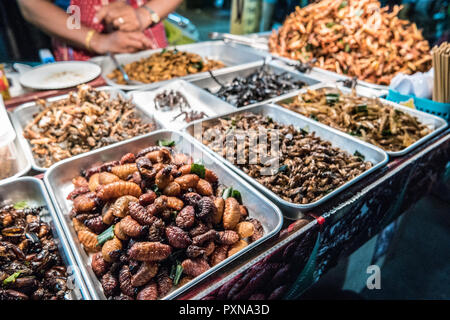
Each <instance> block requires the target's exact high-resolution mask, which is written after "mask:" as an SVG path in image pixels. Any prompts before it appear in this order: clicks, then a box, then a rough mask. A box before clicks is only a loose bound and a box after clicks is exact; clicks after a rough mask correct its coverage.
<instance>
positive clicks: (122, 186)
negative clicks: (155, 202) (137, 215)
mask: <svg viewBox="0 0 450 320" xmlns="http://www.w3.org/2000/svg"><path fill="white" fill-rule="evenodd" d="M141 194H142V191H141V188H140V187H139V186H138V185H137V184H135V183H133V182H128V181H117V182H113V183H110V184H107V185H104V186H101V187H100V188H99V191H98V192H97V196H98V197H99V198H100V199H102V200H111V199H115V198H119V197H121V196H126V195H130V196H133V197H136V198H139V196H140V195H141Z"/></svg>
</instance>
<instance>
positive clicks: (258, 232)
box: [248, 219, 264, 242]
mask: <svg viewBox="0 0 450 320" xmlns="http://www.w3.org/2000/svg"><path fill="white" fill-rule="evenodd" d="M248 221H249V222H251V223H252V224H253V227H254V231H253V234H252V236H251V237H250V240H251V241H252V242H254V241H256V240H258V239H260V238H261V237H262V236H263V235H264V227H263V226H262V224H261V222H259V220H257V219H249V220H248Z"/></svg>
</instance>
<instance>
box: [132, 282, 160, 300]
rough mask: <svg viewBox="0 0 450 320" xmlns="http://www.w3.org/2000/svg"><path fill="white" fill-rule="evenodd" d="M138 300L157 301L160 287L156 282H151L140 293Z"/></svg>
mask: <svg viewBox="0 0 450 320" xmlns="http://www.w3.org/2000/svg"><path fill="white" fill-rule="evenodd" d="M136 299H137V300H156V299H158V286H157V285H156V283H154V282H150V283H149V284H147V285H146V286H145V287H144V288H142V289H141V291H139V293H138V294H137V297H136Z"/></svg>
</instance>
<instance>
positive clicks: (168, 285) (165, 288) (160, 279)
mask: <svg viewBox="0 0 450 320" xmlns="http://www.w3.org/2000/svg"><path fill="white" fill-rule="evenodd" d="M156 283H157V285H158V294H159V297H160V298H162V297H164V296H165V295H166V294H168V293H169V292H170V290H171V289H172V286H173V282H172V279H170V277H169V272H168V271H167V269H166V268H161V269H160V270H159V272H158V274H157V276H156Z"/></svg>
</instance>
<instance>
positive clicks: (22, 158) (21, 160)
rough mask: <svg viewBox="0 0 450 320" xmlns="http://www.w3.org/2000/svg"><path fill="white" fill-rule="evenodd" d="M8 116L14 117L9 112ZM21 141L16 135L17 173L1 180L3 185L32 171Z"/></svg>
mask: <svg viewBox="0 0 450 320" xmlns="http://www.w3.org/2000/svg"><path fill="white" fill-rule="evenodd" d="M0 108H1V106H0ZM8 116H9V119H10V120H11V118H12V116H11V113H10V112H8ZM19 140H20V139H19V137H18V135H17V134H16V138H15V139H14V147H15V148H16V157H17V161H16V164H17V172H16V173H15V174H13V175H12V176H10V177H7V178H4V179H1V180H0V182H1V183H7V182H10V181H13V180H15V179H17V178H18V177H21V176H23V175H25V174H26V173H27V172H28V171H30V169H31V162H30V160H29V159H28V157H27V156H26V154H25V151H24V149H23V148H22V144H21V143H20V141H19Z"/></svg>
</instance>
